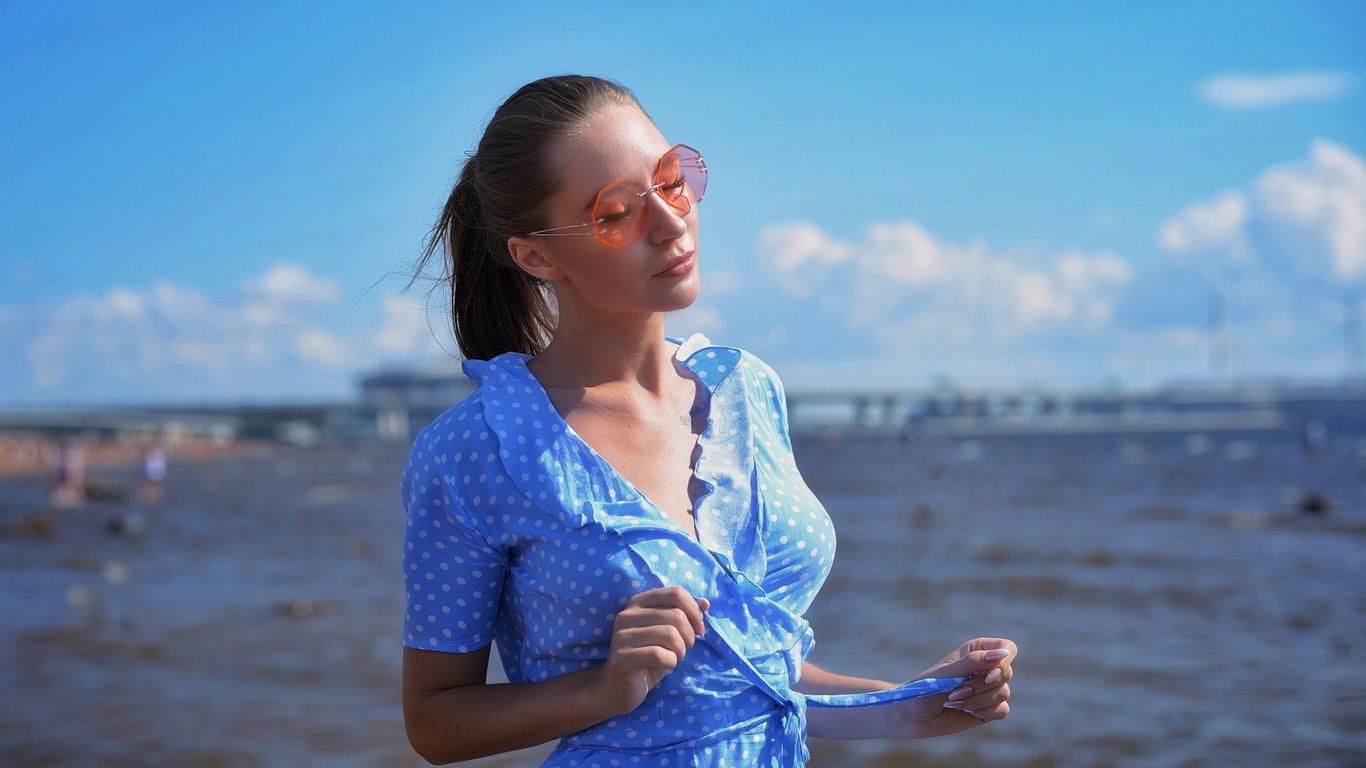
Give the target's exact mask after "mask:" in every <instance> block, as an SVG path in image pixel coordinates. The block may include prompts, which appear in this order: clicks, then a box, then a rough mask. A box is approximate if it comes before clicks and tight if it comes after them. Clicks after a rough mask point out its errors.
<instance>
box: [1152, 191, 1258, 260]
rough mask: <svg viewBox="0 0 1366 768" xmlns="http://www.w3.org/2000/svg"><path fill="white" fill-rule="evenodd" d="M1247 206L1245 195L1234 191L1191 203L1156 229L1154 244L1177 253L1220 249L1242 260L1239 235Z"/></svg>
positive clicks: (1244, 251) (1244, 253) (1243, 253)
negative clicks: (1155, 242) (1155, 241)
mask: <svg viewBox="0 0 1366 768" xmlns="http://www.w3.org/2000/svg"><path fill="white" fill-rule="evenodd" d="M1247 208H1248V206H1247V198H1246V197H1244V196H1243V194H1242V193H1241V192H1238V191H1235V190H1229V191H1226V192H1223V193H1221V194H1219V195H1217V196H1216V197H1214V198H1213V199H1210V200H1207V201H1202V202H1196V203H1191V204H1190V205H1188V206H1186V208H1185V210H1183V211H1181V212H1180V213H1178V214H1177V215H1176V216H1174V217H1172V218H1170V219H1168V220H1167V221H1165V222H1163V224H1162V226H1161V227H1160V228H1158V230H1157V244H1158V245H1159V246H1161V247H1162V249H1163V250H1165V251H1167V252H1168V253H1172V254H1175V255H1179V256H1191V255H1197V254H1210V253H1212V252H1223V253H1226V254H1227V255H1228V256H1229V258H1230V259H1231V260H1233V261H1243V260H1245V259H1246V258H1247V244H1246V242H1245V240H1244V237H1243V228H1244V226H1245V225H1246V224H1247V213H1248V211H1247Z"/></svg>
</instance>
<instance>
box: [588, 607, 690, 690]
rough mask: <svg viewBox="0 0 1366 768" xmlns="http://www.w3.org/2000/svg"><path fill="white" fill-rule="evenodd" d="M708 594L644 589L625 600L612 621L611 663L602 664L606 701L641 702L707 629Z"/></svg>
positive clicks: (609, 652) (601, 682)
mask: <svg viewBox="0 0 1366 768" xmlns="http://www.w3.org/2000/svg"><path fill="white" fill-rule="evenodd" d="M707 607H708V603H707V599H706V598H702V599H701V600H697V599H694V598H693V596H692V595H690V594H688V592H687V591H686V590H684V589H683V588H682V587H662V588H660V589H651V590H649V591H647V592H641V593H640V594H638V595H636V596H635V597H633V598H631V599H630V601H628V602H627V603H626V607H624V608H622V609H621V612H620V613H618V614H617V617H616V620H615V621H614V622H613V623H612V644H611V648H610V649H609V650H608V652H607V663H606V664H604V665H602V667H600V668H599V670H598V672H599V678H598V685H599V687H600V689H601V694H602V696H603V701H605V702H607V703H608V704H609V705H610V706H611V707H612V709H613V710H614V711H616V712H618V713H620V714H624V713H626V712H630V711H631V710H633V709H635V708H636V707H638V706H640V704H641V702H643V701H645V697H646V696H647V695H648V694H649V693H650V690H651V689H653V688H654V687H655V686H656V685H658V684H659V681H660V680H662V679H664V676H665V675H667V674H668V673H669V672H671V671H673V669H674V668H675V667H677V666H678V664H679V662H681V661H682V660H683V656H684V654H686V653H687V652H688V649H689V648H691V647H693V643H695V642H697V638H698V636H700V635H704V634H706V627H705V625H704V624H703V622H702V614H703V612H705V611H706V610H707Z"/></svg>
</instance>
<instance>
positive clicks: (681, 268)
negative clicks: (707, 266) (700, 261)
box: [654, 253, 696, 277]
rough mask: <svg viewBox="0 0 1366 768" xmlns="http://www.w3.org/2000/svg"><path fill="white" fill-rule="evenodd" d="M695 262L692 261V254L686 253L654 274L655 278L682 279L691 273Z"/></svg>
mask: <svg viewBox="0 0 1366 768" xmlns="http://www.w3.org/2000/svg"><path fill="white" fill-rule="evenodd" d="M694 264H696V262H695V261H694V260H693V254H692V253H686V254H684V255H682V256H680V257H678V258H676V259H674V260H673V261H671V262H669V266H667V267H665V268H664V269H661V270H660V271H658V272H656V273H655V275H654V276H655V277H682V276H684V275H686V274H688V273H689V272H691V271H692V269H693V266H694Z"/></svg>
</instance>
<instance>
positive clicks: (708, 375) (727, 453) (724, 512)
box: [464, 334, 765, 582]
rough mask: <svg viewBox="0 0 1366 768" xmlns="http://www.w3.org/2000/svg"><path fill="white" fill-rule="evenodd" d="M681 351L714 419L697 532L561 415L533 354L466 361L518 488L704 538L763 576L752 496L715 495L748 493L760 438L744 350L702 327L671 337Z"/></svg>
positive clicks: (570, 510) (705, 451) (546, 500)
mask: <svg viewBox="0 0 1366 768" xmlns="http://www.w3.org/2000/svg"><path fill="white" fill-rule="evenodd" d="M669 340H670V341H672V342H674V343H676V344H678V345H679V346H678V349H677V350H676V351H675V353H674V357H675V358H676V359H677V360H678V361H679V362H680V364H681V365H682V366H683V367H684V368H685V369H686V370H688V371H690V372H692V374H693V375H695V376H696V377H697V379H698V381H699V382H701V383H702V385H703V387H704V389H705V390H706V393H707V401H708V406H709V407H708V418H707V425H706V427H705V429H704V430H703V431H702V434H701V435H699V437H698V447H699V451H698V454H697V459H696V463H695V465H694V467H693V471H694V474H695V475H696V477H697V478H698V479H699V480H700V481H701V482H702V483H703V485H704V487H705V492H704V493H703V494H702V495H701V496H700V497H699V498H698V499H697V503H696V505H695V508H694V509H695V511H694V515H695V519H696V520H697V533H698V538H697V539H694V538H693V536H692V534H691V532H688V531H684V530H683V529H682V528H681V527H679V526H678V525H677V524H676V523H675V522H673V520H672V519H671V518H670V517H669V516H668V515H667V514H666V513H665V512H664V511H663V510H661V509H660V508H659V507H658V506H657V505H655V504H654V503H653V502H651V501H650V500H649V499H648V498H647V497H646V496H645V495H644V494H642V493H641V492H640V491H639V490H637V489H636V488H635V487H634V486H633V485H632V484H631V483H630V482H629V481H628V480H627V479H626V478H625V477H624V476H623V475H622V474H621V473H620V472H618V471H617V470H616V469H615V468H614V467H612V466H611V464H609V463H608V462H607V460H606V459H604V458H603V457H602V456H601V455H599V454H598V452H597V451H595V450H593V448H592V446H590V445H589V444H588V443H587V442H586V441H585V440H583V438H582V437H580V436H579V435H578V434H577V433H575V432H574V430H573V428H572V427H570V426H569V424H568V423H567V422H566V421H565V420H564V419H563V418H562V417H561V416H560V414H559V413H558V412H557V411H556V410H555V407H554V406H553V405H552V404H551V402H550V398H549V396H548V395H547V394H546V392H545V389H544V388H543V387H542V386H541V384H540V382H539V381H537V379H536V377H535V376H534V375H532V373H531V371H530V370H529V369H528V368H527V361H528V360H530V359H531V356H530V355H525V354H521V353H516V352H507V353H504V354H502V355H499V356H497V357H495V358H493V359H491V360H466V361H465V363H464V370H465V375H467V376H469V378H470V380H471V381H472V382H474V384H475V386H476V387H479V388H480V389H481V390H482V401H483V409H484V421H485V423H486V424H488V426H489V428H490V429H491V430H492V431H493V434H494V435H495V436H496V438H497V442H498V448H499V458H500V459H501V460H502V463H503V465H504V467H505V468H506V470H507V475H508V477H509V478H510V479H511V481H512V482H513V483H514V484H515V485H516V486H517V489H518V490H519V491H521V493H522V494H524V495H525V496H526V498H527V499H529V500H531V502H533V503H535V504H536V505H538V506H540V507H543V508H544V509H547V510H549V511H552V512H555V513H557V515H558V516H559V517H560V519H561V522H562V523H563V524H565V525H567V526H569V527H572V528H580V527H583V526H585V525H587V524H588V523H589V522H590V521H592V520H594V519H597V518H602V517H603V516H604V515H607V516H611V517H613V518H614V519H613V520H612V524H613V525H614V526H615V527H619V528H620V527H630V528H639V527H648V528H655V529H660V530H665V531H668V532H671V533H676V534H678V535H679V536H680V537H683V538H686V539H687V540H688V541H690V542H697V543H701V544H702V545H703V546H704V547H706V548H707V550H708V551H710V552H711V553H712V554H713V555H714V556H716V558H717V560H718V561H719V562H720V563H721V565H723V566H724V567H725V568H726V569H727V570H728V571H730V572H732V573H735V572H736V571H740V572H743V573H744V574H745V575H746V576H747V577H749V578H750V579H751V580H753V581H755V582H758V581H760V580H762V578H763V572H764V570H765V567H764V563H763V559H762V547H760V546H758V542H757V524H758V521H757V520H755V519H753V514H752V510H750V506H751V505H750V504H748V503H746V504H742V505H741V504H736V503H733V502H732V503H725V504H716V503H713V502H715V501H716V499H715V495H716V494H715V492H716V491H717V489H718V488H721V489H723V492H729V491H733V492H736V493H739V492H741V491H743V492H744V497H745V498H746V499H748V497H749V481H750V476H751V472H752V469H753V446H752V443H751V440H752V437H751V427H750V424H749V416H748V409H747V408H745V403H744V400H743V398H744V397H745V391H744V383H743V381H742V379H743V377H736V376H734V375H733V374H734V373H735V372H736V370H737V369H739V368H740V365H741V361H742V357H743V355H742V353H741V352H740V350H738V349H734V348H731V347H717V346H713V345H712V344H711V342H710V341H708V339H707V338H706V337H705V336H703V335H702V334H694V335H692V336H691V337H689V338H687V339H682V340H680V339H669Z"/></svg>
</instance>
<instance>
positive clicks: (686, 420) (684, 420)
mask: <svg viewBox="0 0 1366 768" xmlns="http://www.w3.org/2000/svg"><path fill="white" fill-rule="evenodd" d="M678 423H679V424H682V425H684V426H687V427H691V426H692V416H691V415H689V414H683V415H682V416H679V417H678Z"/></svg>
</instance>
